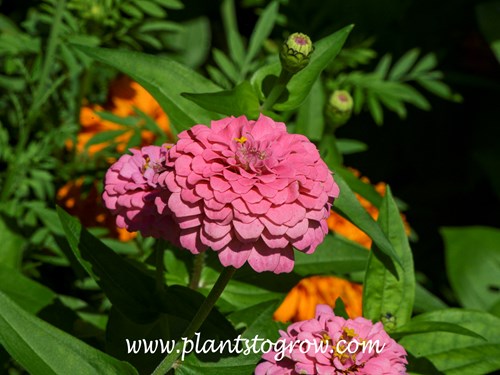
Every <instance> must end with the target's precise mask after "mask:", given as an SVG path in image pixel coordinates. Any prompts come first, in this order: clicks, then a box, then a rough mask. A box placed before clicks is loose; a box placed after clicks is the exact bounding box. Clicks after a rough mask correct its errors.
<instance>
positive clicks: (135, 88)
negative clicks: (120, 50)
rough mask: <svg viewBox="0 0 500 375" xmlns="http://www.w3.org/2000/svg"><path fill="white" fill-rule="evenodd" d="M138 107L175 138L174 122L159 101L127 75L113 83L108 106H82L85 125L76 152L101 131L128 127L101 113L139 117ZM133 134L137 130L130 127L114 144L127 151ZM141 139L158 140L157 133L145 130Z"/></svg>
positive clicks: (90, 149)
mask: <svg viewBox="0 0 500 375" xmlns="http://www.w3.org/2000/svg"><path fill="white" fill-rule="evenodd" d="M136 109H138V110H139V111H141V112H143V113H145V114H146V115H148V116H149V117H151V118H152V119H153V120H154V121H155V122H156V123H157V125H158V126H159V128H160V129H162V130H163V131H165V132H166V133H167V135H168V136H169V137H171V133H170V122H169V120H168V117H167V115H166V114H165V112H163V110H162V108H161V107H160V105H159V104H158V102H157V101H156V100H155V99H154V98H153V97H152V96H151V95H150V94H149V93H148V92H147V91H146V90H145V89H144V88H143V87H142V86H141V85H139V84H138V83H137V82H134V81H132V80H131V79H130V78H128V77H126V76H121V77H119V78H118V79H116V80H115V81H114V82H112V83H111V86H110V88H109V100H108V103H107V104H106V105H105V106H104V107H101V106H99V105H96V104H88V105H85V106H83V107H82V108H81V110H80V124H81V126H82V128H81V130H80V132H79V133H78V135H77V142H76V151H77V152H78V153H83V152H84V151H85V148H86V145H87V143H88V142H89V140H90V139H91V138H92V137H94V136H95V135H96V134H97V133H101V132H105V131H112V130H124V126H123V125H120V124H116V123H113V122H110V121H106V120H103V119H102V118H101V117H100V116H99V115H98V114H97V112H101V111H107V112H111V113H112V114H114V115H116V116H119V117H128V116H137V111H136ZM141 124H143V121H142V120H139V125H141ZM133 133H134V130H133V129H130V130H126V131H124V132H123V133H122V134H120V135H118V136H117V137H116V138H115V139H114V140H113V143H116V145H117V146H116V149H117V151H118V152H123V151H125V147H126V145H127V143H128V141H129V140H130V138H131V137H132V135H133ZM141 138H142V144H143V145H148V144H152V143H153V142H154V139H155V135H154V133H153V132H151V131H149V130H146V129H144V130H142V132H141ZM110 144H111V142H110V141H107V142H102V143H98V144H94V145H90V146H89V147H88V149H87V153H88V155H90V156H92V155H94V154H95V153H96V152H99V151H101V150H102V149H104V148H105V147H107V146H109V145H110Z"/></svg>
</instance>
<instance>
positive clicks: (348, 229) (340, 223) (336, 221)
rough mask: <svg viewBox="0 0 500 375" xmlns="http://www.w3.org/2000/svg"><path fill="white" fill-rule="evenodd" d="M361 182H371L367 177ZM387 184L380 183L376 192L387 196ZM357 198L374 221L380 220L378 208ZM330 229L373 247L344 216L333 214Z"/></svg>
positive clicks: (363, 244) (365, 236) (361, 232)
mask: <svg viewBox="0 0 500 375" xmlns="http://www.w3.org/2000/svg"><path fill="white" fill-rule="evenodd" d="M351 171H352V172H353V173H354V174H355V175H356V176H357V177H359V175H360V173H359V172H358V171H357V170H354V169H351ZM361 181H363V182H366V183H370V180H369V179H368V178H366V177H361ZM386 187H387V184H386V183H385V182H379V183H378V184H376V185H375V186H374V188H375V191H376V192H377V193H379V194H380V196H382V197H383V196H384V195H385V190H386ZM356 198H358V200H359V203H361V206H363V208H364V209H365V210H366V211H367V212H368V213H369V214H370V216H371V217H372V218H373V219H374V220H377V219H378V208H377V207H375V206H374V205H373V204H371V203H370V202H369V201H368V200H366V199H365V198H363V197H362V196H361V195H359V194H357V193H356ZM401 216H402V218H403V222H404V225H405V230H406V233H407V234H408V235H409V234H410V226H409V225H408V223H407V222H406V219H405V216H404V215H401ZM327 224H328V228H330V230H331V231H332V232H335V233H338V234H340V235H342V236H344V237H346V238H348V239H349V240H351V241H354V242H357V243H359V244H360V245H361V246H363V247H366V248H367V249H370V247H371V245H372V240H371V238H370V237H368V236H367V235H366V234H365V233H364V232H363V231H362V230H361V229H358V227H356V226H355V225H354V224H352V223H351V222H350V221H348V220H347V219H344V218H343V217H342V216H340V215H339V214H337V213H336V212H333V211H332V212H331V214H330V217H329V218H328V220H327Z"/></svg>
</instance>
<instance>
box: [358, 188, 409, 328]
mask: <svg viewBox="0 0 500 375" xmlns="http://www.w3.org/2000/svg"><path fill="white" fill-rule="evenodd" d="M378 222H379V223H380V227H381V228H382V230H383V232H384V233H385V235H386V236H387V237H388V238H389V241H390V242H391V244H392V245H393V247H394V249H395V250H396V253H397V255H398V256H399V258H400V259H401V265H399V264H395V263H393V262H391V261H390V259H389V258H388V257H387V255H386V254H384V253H382V252H380V251H379V250H378V248H377V246H373V247H372V251H371V252H370V256H369V257H368V266H367V270H366V275H365V282H364V284H363V316H364V317H366V318H368V319H371V320H373V321H378V320H382V321H383V323H384V326H385V329H386V331H388V332H391V331H393V330H394V329H395V328H398V327H400V326H402V325H404V324H406V323H407V322H408V321H409V320H410V317H411V314H412V309H413V302H414V299H415V275H414V269H413V257H412V253H411V249H410V245H409V244H408V237H407V235H406V232H405V228H404V224H403V220H402V219H401V215H400V213H399V210H398V207H397V205H396V202H395V201H394V199H393V197H392V193H391V189H390V188H389V186H387V190H386V193H385V196H384V199H383V201H382V205H381V207H380V212H379V217H378Z"/></svg>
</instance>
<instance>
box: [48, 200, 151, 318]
mask: <svg viewBox="0 0 500 375" xmlns="http://www.w3.org/2000/svg"><path fill="white" fill-rule="evenodd" d="M57 213H58V214H59V218H60V220H61V223H62V226H63V228H64V231H65V233H66V238H67V240H68V242H69V245H70V247H71V250H72V251H73V253H74V255H75V256H76V258H77V259H78V261H79V262H80V263H81V265H82V266H83V267H84V268H85V270H86V271H87V272H88V274H89V275H90V276H92V278H93V279H94V280H95V281H96V282H97V283H98V284H99V286H100V287H101V288H102V289H103V291H104V292H105V293H106V295H107V296H108V298H109V299H110V301H111V303H112V304H113V305H114V306H115V307H116V308H117V309H119V310H120V312H122V313H123V314H124V315H126V316H128V317H129V318H130V319H132V320H134V321H136V322H138V323H143V322H149V321H151V320H154V319H155V318H156V316H157V315H158V313H159V307H158V302H157V298H156V296H155V280H154V279H153V278H152V277H149V276H147V275H146V274H144V273H142V272H141V271H139V269H137V268H135V267H134V266H132V265H131V264H130V263H128V262H126V261H125V260H123V259H122V258H121V257H120V256H119V255H117V254H115V253H114V252H113V251H112V250H111V249H110V248H108V247H107V246H105V245H104V244H103V243H102V242H101V241H99V240H98V239H97V238H95V237H94V236H92V235H91V234H90V233H89V232H88V231H87V230H85V229H84V228H82V226H81V224H80V223H79V221H78V220H77V219H75V218H74V217H72V216H71V215H69V214H68V213H67V212H66V211H64V210H63V209H61V208H60V207H57Z"/></svg>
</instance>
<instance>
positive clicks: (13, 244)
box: [0, 214, 27, 269]
mask: <svg viewBox="0 0 500 375" xmlns="http://www.w3.org/2000/svg"><path fill="white" fill-rule="evenodd" d="M16 229H17V224H16V222H15V220H13V219H11V218H8V217H7V216H4V215H1V214H0V243H1V244H2V250H1V251H0V264H2V265H4V266H6V267H11V268H16V269H17V268H20V267H21V261H22V259H23V251H24V246H25V245H26V244H27V241H26V239H25V238H24V236H23V235H22V234H21V233H20V230H19V231H18V230H16Z"/></svg>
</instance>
